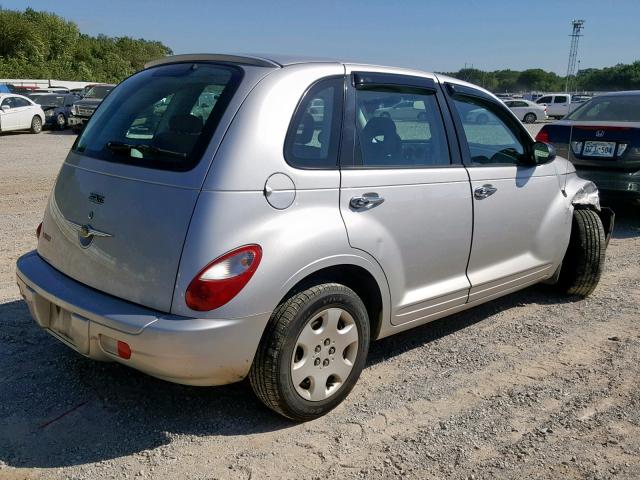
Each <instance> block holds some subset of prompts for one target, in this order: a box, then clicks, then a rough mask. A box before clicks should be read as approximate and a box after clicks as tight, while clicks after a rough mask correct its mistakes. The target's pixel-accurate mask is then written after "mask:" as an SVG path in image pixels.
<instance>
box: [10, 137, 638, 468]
mask: <svg viewBox="0 0 640 480" xmlns="http://www.w3.org/2000/svg"><path fill="white" fill-rule="evenodd" d="M528 127H529V128H532V129H537V128H539V125H537V126H528ZM74 138H75V136H74V135H72V134H69V133H58V132H45V133H43V134H41V135H29V134H11V135H2V136H0V254H1V258H0V479H13V480H15V479H23V478H28V479H34V478H71V479H98V478H100V479H102V478H118V479H120V478H158V479H176V478H191V479H213V478H232V479H236V478H237V479H248V478H253V479H257V478H291V479H294V478H295V479H300V478H318V479H320V478H322V479H327V478H373V479H387V478H396V477H397V478H400V477H403V478H404V477H406V478H416V479H417V478H420V479H423V478H427V479H431V478H433V479H436V478H454V479H488V478H498V479H507V478H527V479H532V478H535V479H537V478H545V479H546V478H549V479H552V478H553V479H556V478H569V479H583V478H584V479H606V478H626V479H637V478H640V389H639V388H638V387H639V383H640V268H639V265H640V207H638V205H625V204H622V203H618V204H614V205H613V206H614V208H615V209H616V211H617V214H618V217H617V225H616V230H615V234H614V238H613V239H612V241H611V244H610V246H609V251H608V257H607V266H606V272H605V274H604V276H603V279H602V281H601V284H600V287H599V288H598V289H597V290H596V292H595V293H594V295H593V296H592V297H590V298H589V299H587V300H584V301H577V300H576V299H571V298H565V297H562V296H559V295H557V294H555V293H554V292H553V291H552V290H551V289H549V288H545V287H542V286H538V287H533V288H529V289H527V290H524V291H522V292H519V293H516V294H513V295H510V296H508V297H506V298H503V299H500V300H497V301H494V302H492V303H489V304H485V305H483V306H481V307H478V308H476V309H474V310H471V311H468V312H465V313H462V314H458V315H455V316H453V317H451V318H449V319H445V320H441V321H437V322H434V323H432V324H430V325H427V326H424V327H421V328H418V329H414V330H412V331H409V332H406V333H404V334H400V335H397V336H395V337H392V338H389V339H385V340H383V341H380V342H377V343H375V344H373V346H372V350H371V353H370V359H369V362H368V366H367V368H366V369H365V371H364V372H363V374H362V377H361V379H360V382H359V384H358V386H357V387H356V388H355V389H354V391H353V393H352V394H351V396H350V397H349V398H348V399H347V401H346V402H345V403H344V404H343V405H342V406H340V407H339V408H338V409H337V410H335V411H334V412H332V413H331V414H329V415H328V416H326V417H324V418H322V419H319V420H316V421H314V422H310V423H307V424H301V425H298V424H292V423H290V422H287V421H285V420H283V419H281V418H280V417H278V416H276V415H275V414H272V413H271V412H270V411H268V410H267V409H266V408H264V407H263V406H262V405H261V404H260V403H259V402H258V401H257V400H255V399H254V397H253V395H252V394H251V392H250V390H249V388H248V387H247V385H245V384H238V385H232V386H228V387H218V388H196V387H183V386H179V385H173V384H170V383H166V382H163V381H160V380H155V379H153V378H150V377H148V376H145V375H143V374H140V373H137V372H135V371H133V370H130V369H128V368H126V367H123V366H120V365H118V364H104V363H97V362H94V361H91V360H87V359H84V358H82V357H80V356H79V355H77V354H75V353H74V352H72V351H71V350H70V349H68V348H67V347H65V346H63V345H62V344H61V343H59V342H58V341H56V340H54V339H53V338H51V337H49V335H47V334H46V333H44V332H42V331H40V330H39V329H38V328H37V327H36V325H35V324H34V322H33V321H32V320H31V319H30V317H29V314H28V312H27V309H26V307H25V305H24V303H23V302H22V301H21V300H20V299H19V296H18V290H17V288H16V287H15V284H14V264H15V260H16V259H17V257H18V256H19V255H20V254H21V253H23V252H26V251H27V250H30V249H32V248H33V247H34V246H35V238H34V229H35V226H36V225H37V224H38V222H39V221H40V218H41V214H42V211H43V209H44V205H45V202H46V198H47V195H48V193H49V190H50V189H51V187H52V184H53V181H54V178H55V175H56V173H57V171H58V169H59V166H60V164H61V162H62V161H63V159H64V157H65V155H66V152H67V150H68V149H69V148H70V146H71V144H72V142H73V140H74Z"/></svg>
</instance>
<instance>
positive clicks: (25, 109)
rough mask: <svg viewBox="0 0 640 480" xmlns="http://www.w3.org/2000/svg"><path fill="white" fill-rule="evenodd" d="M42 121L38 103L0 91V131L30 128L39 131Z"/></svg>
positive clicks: (42, 117) (42, 113)
mask: <svg viewBox="0 0 640 480" xmlns="http://www.w3.org/2000/svg"><path fill="white" fill-rule="evenodd" d="M44 122H45V115H44V112H43V111H42V108H40V105H38V104H36V103H34V102H33V101H32V100H30V99H29V98H27V97H23V96H22V95H14V94H11V93H0V132H10V131H13V130H31V132H32V133H40V132H41V131H42V126H43V125H44Z"/></svg>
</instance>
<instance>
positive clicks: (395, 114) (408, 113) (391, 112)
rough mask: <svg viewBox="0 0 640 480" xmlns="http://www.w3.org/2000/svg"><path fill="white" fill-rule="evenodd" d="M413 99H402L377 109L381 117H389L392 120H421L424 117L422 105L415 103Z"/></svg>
mask: <svg viewBox="0 0 640 480" xmlns="http://www.w3.org/2000/svg"><path fill="white" fill-rule="evenodd" d="M414 103H415V102H414V101H413V100H404V101H402V102H398V103H396V104H395V105H393V106H391V107H382V108H379V109H378V110H377V112H378V115H379V116H381V117H390V118H392V119H393V120H423V119H424V118H425V116H424V115H425V113H424V105H422V106H421V105H415V104H414Z"/></svg>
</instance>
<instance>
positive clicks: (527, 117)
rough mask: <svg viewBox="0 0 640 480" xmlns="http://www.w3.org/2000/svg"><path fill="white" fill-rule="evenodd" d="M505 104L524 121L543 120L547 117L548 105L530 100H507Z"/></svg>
mask: <svg viewBox="0 0 640 480" xmlns="http://www.w3.org/2000/svg"><path fill="white" fill-rule="evenodd" d="M504 104H505V105H506V106H507V107H509V110H511V111H512V112H513V113H515V114H516V117H518V118H519V119H520V120H521V121H522V122H524V123H535V122H542V121H544V120H546V119H547V107H546V106H544V105H538V104H536V103H534V102H530V101H529V100H505V101H504Z"/></svg>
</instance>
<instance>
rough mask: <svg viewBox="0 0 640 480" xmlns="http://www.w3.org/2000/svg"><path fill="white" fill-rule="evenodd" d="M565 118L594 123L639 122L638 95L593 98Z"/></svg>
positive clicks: (639, 101) (639, 106) (639, 97)
mask: <svg viewBox="0 0 640 480" xmlns="http://www.w3.org/2000/svg"><path fill="white" fill-rule="evenodd" d="M566 118H567V119H568V120H581V121H595V122H640V95H620V96H615V97H604V96H603V97H595V98H593V99H592V100H590V101H588V102H586V103H583V104H582V105H581V106H580V107H578V108H577V109H576V110H574V111H573V112H572V113H570V114H569V115H568V116H567V117H566Z"/></svg>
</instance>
